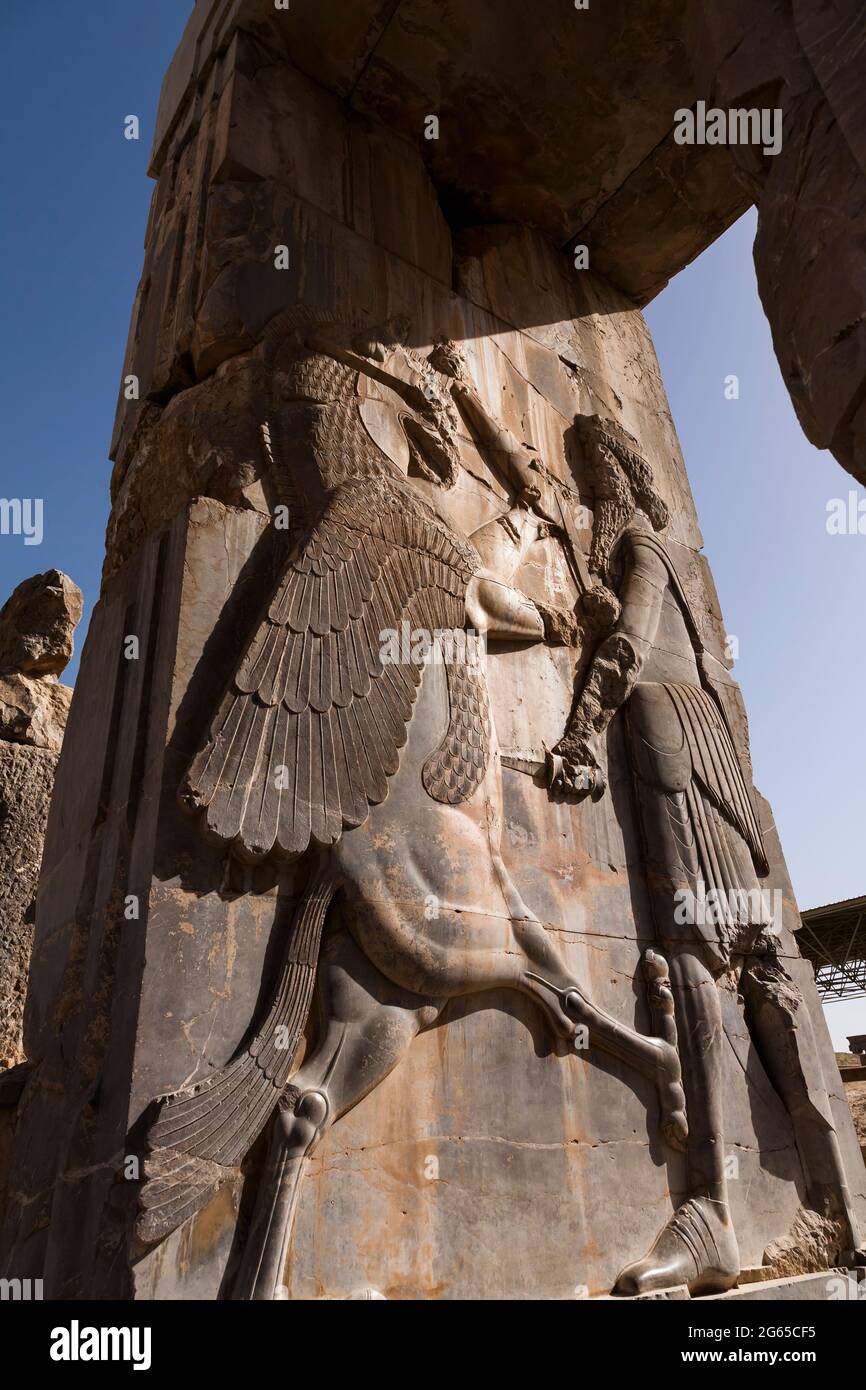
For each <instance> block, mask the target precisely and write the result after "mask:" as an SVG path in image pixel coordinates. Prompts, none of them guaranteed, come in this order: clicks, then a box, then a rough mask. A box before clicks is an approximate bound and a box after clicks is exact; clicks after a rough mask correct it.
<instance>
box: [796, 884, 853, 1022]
mask: <svg viewBox="0 0 866 1390" xmlns="http://www.w3.org/2000/svg"><path fill="white" fill-rule="evenodd" d="M801 919H802V926H801V927H800V929H799V930H798V932H797V941H798V942H799V946H800V950H801V952H802V954H803V955H804V956H805V957H806V959H807V960H810V961H811V962H812V965H813V967H814V970H815V984H816V985H817V987H818V993H819V995H820V996H821V998H822V999H825V1000H826V999H863V998H864V997H866V897H863V898H848V899H846V900H845V901H844V902H840V903H827V904H826V905H825V906H824V907H810V908H809V909H808V911H806V912H803V913H801Z"/></svg>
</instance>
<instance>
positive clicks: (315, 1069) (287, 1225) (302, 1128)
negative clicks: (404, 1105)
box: [233, 940, 444, 1301]
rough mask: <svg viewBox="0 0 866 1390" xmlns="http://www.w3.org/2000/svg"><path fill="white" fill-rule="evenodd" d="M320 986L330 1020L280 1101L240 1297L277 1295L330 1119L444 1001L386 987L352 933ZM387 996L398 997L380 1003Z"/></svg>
mask: <svg viewBox="0 0 866 1390" xmlns="http://www.w3.org/2000/svg"><path fill="white" fill-rule="evenodd" d="M347 967H348V968H349V969H350V970H351V974H350V973H348V970H347ZM374 976H375V980H374V979H373V977H374ZM319 987H320V990H321V992H322V996H323V1000H322V1003H323V1009H324V1012H325V1015H326V1016H327V1017H328V1020H329V1021H328V1023H327V1026H326V1028H325V1031H324V1035H323V1037H322V1040H321V1042H320V1043H319V1044H318V1046H317V1047H316V1048H315V1049H314V1051H313V1052H312V1054H311V1055H310V1056H309V1057H308V1058H307V1059H305V1061H304V1063H303V1065H302V1067H301V1068H300V1070H299V1071H298V1072H297V1073H296V1075H295V1076H294V1077H293V1079H292V1082H291V1084H290V1085H289V1086H287V1087H286V1090H285V1092H284V1094H283V1097H282V1099H281V1101H280V1104H279V1107H278V1111H277V1115H276V1116H275V1120H274V1124H273V1129H272V1132H271V1139H270V1147H269V1151H268V1157H267V1160H266V1164H265V1169H264V1172H263V1174H262V1178H261V1186H260V1189H259V1195H258V1198H257V1201H256V1206H255V1209H254V1213H253V1221H252V1226H251V1229H250V1233H249V1236H248V1239H247V1245H246V1250H245V1253H244V1258H243V1262H242V1266H241V1270H240V1273H239V1276H238V1280H237V1283H236V1286H235V1291H234V1295H233V1296H234V1298H235V1299H251V1300H255V1301H267V1300H272V1299H275V1298H278V1297H279V1296H280V1288H281V1286H282V1282H283V1271H284V1269H285V1264H286V1259H287V1257H288V1252H289V1247H290V1244H291V1237H292V1226H293V1222H294V1216H295V1209H296V1205H297V1199H298V1192H299V1189H300V1184H301V1180H302V1178H303V1172H304V1167H305V1164H306V1161H307V1159H308V1158H309V1157H310V1155H311V1154H312V1153H313V1151H314V1149H315V1147H316V1145H317V1144H318V1142H319V1140H320V1139H321V1138H322V1136H323V1134H324V1133H325V1132H326V1130H327V1129H328V1128H329V1126H330V1125H332V1124H333V1123H334V1121H335V1120H336V1119H338V1118H339V1117H340V1115H342V1114H345V1112H346V1111H347V1110H350V1109H351V1108H352V1106H354V1105H356V1104H357V1103H358V1101H359V1100H361V1099H363V1097H364V1096H365V1095H367V1094H368V1093H369V1092H370V1091H372V1090H374V1089H375V1087H376V1086H377V1085H378V1084H379V1082H380V1081H383V1080H384V1079H385V1077H386V1076H387V1075H388V1073H389V1072H391V1071H393V1069H394V1067H396V1065H397V1063H398V1062H399V1061H400V1060H401V1058H402V1057H403V1056H404V1055H405V1053H406V1051H407V1049H408V1047H409V1045H410V1043H411V1042H412V1039H413V1038H414V1037H416V1035H417V1034H418V1033H419V1032H420V1031H421V1029H423V1028H426V1027H429V1026H430V1025H431V1024H432V1023H433V1022H434V1021H435V1020H436V1018H437V1017H438V1015H439V1013H440V1012H441V1009H442V1007H443V1005H444V1001H442V1000H440V1001H437V1002H435V1003H431V1002H430V1001H426V1000H424V999H419V998H417V997H415V998H413V997H412V996H410V995H405V994H403V992H402V991H397V990H395V989H394V988H393V987H392V986H389V984H388V983H387V982H386V981H384V980H382V978H381V976H379V974H378V972H374V971H373V969H372V967H371V966H370V965H369V963H368V962H366V961H364V960H363V959H362V958H360V953H359V952H358V951H357V947H355V946H354V943H351V942H349V941H348V940H346V941H343V942H342V943H341V944H340V947H339V956H338V958H336V959H335V958H333V957H332V958H331V959H330V960H328V961H326V962H324V963H323V966H322V970H321V972H320V979H319ZM371 989H372V990H374V991H375V994H376V996H377V997H375V998H374V997H373V994H372V993H371ZM389 996H391V998H392V999H393V1000H394V1002H388V1003H382V1002H380V1000H381V999H388V997H389Z"/></svg>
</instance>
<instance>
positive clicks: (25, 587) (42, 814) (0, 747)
mask: <svg viewBox="0 0 866 1390" xmlns="http://www.w3.org/2000/svg"><path fill="white" fill-rule="evenodd" d="M80 617H81V593H80V591H79V590H78V588H77V587H76V586H75V585H74V584H73V583H72V581H71V580H70V579H67V577H66V575H63V574H61V573H60V572H59V570H49V571H48V572H47V573H46V574H40V575H35V576H34V577H33V578H32V579H28V580H25V581H24V583H23V584H20V585H19V586H18V588H17V589H16V590H15V592H14V593H13V594H12V596H11V598H10V599H9V601H8V602H7V603H6V604H5V605H4V607H3V609H2V610H0V1069H4V1068H7V1067H13V1066H15V1065H16V1063H18V1062H21V1061H23V1060H24V1052H23V1048H22V1043H21V1037H22V1026H23V1020H24V1000H25V997H26V993H27V972H28V968H29V965H30V949H31V945H32V940H33V920H34V911H35V907H36V888H37V884H38V882H39V866H40V863H41V861H42V845H43V842H44V839H45V827H46V824H47V822H48V808H49V806H50V803H51V792H52V790H53V787H54V775H55V772H56V770H57V762H58V759H59V756H60V747H61V744H62V741H63V731H64V729H65V727H66V716H67V714H68V711H69V703H70V701H71V699H72V691H71V690H70V689H69V688H68V687H67V686H65V685H60V684H59V682H58V680H57V676H58V674H59V673H60V672H61V671H62V670H63V669H64V667H65V666H66V664H67V662H68V661H69V658H70V656H71V655H72V634H73V632H74V629H75V625H76V623H77V622H78V620H79V618H80Z"/></svg>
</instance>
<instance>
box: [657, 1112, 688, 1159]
mask: <svg viewBox="0 0 866 1390" xmlns="http://www.w3.org/2000/svg"><path fill="white" fill-rule="evenodd" d="M662 1134H663V1135H664V1138H665V1142H666V1143H667V1144H669V1145H670V1147H671V1148H672V1149H677V1150H678V1151H679V1152H680V1153H685V1151H686V1149H687V1148H688V1146H689V1122H688V1120H687V1119H686V1112H685V1110H674V1111H672V1112H671V1114H670V1115H668V1117H667V1119H666V1120H664V1121H663V1123H662Z"/></svg>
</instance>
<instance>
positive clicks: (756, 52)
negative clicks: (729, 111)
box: [691, 0, 866, 482]
mask: <svg viewBox="0 0 866 1390" xmlns="http://www.w3.org/2000/svg"><path fill="white" fill-rule="evenodd" d="M691 19H692V24H693V37H692V43H691V50H692V53H693V56H694V64H695V71H696V74H697V79H698V83H699V86H700V89H701V91H702V93H703V94H704V95H705V96H706V97H707V98H708V99H709V101H710V102H711V104H713V105H715V106H720V107H723V108H730V107H753V106H756V105H758V106H767V107H772V108H778V109H779V110H781V111H782V113H783V144H782V149H781V152H780V153H779V154H777V155H776V156H775V157H772V158H767V159H762V158H761V155H760V151H758V150H756V149H755V148H754V147H750V146H747V145H740V146H732V147H731V154H732V155H733V158H734V159H735V161H736V163H737V165H738V167H739V170H740V177H741V179H742V181H743V184H744V187H745V188H747V189H748V190H749V191H750V192H751V195H752V197H753V198H754V200H755V202H756V203H757V206H758V213H759V218H758V234H757V237H756V240H755V269H756V271H757V275H758V286H759V289H760V293H761V300H762V303H763V305H764V309H765V311H766V314H767V317H768V319H769V321H770V326H771V328H772V331H773V344H774V347H775V349H776V355H777V357H778V359H779V364H780V366H781V369H782V374H783V376H784V378H785V383H786V385H787V387H788V390H789V391H790V393H791V399H792V401H793V404H794V408H795V410H796V411H797V415H798V418H799V420H800V423H801V425H802V426H803V429H804V431H805V433H806V434H807V436H808V437H809V439H810V440H811V441H812V443H813V444H815V445H816V446H817V447H818V448H822V449H832V451H833V453H834V454H835V456H836V458H837V459H838V460H839V462H840V463H841V464H842V465H843V466H844V467H845V468H847V469H848V471H849V472H851V473H853V474H854V476H855V477H856V478H858V479H860V481H861V482H862V481H864V480H866V407H864V390H866V277H864V270H863V250H862V247H863V237H864V232H866V158H864V140H866V136H864V121H863V118H862V111H863V96H862V83H860V82H859V80H858V78H857V77H856V76H855V74H856V73H858V72H859V68H860V67H861V66H862V53H863V51H864V48H866V10H864V8H863V6H862V5H860V4H858V3H857V0H840V3H838V4H833V5H819V6H815V5H812V4H808V3H797V4H795V5H794V6H793V7H792V6H791V5H789V4H786V3H783V0H766V2H765V3H763V4H761V5H755V4H753V3H751V0H735V3H732V4H729V5H725V6H724V7H710V6H706V5H703V4H700V3H693V4H692V6H691ZM858 60H859V61H858Z"/></svg>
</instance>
